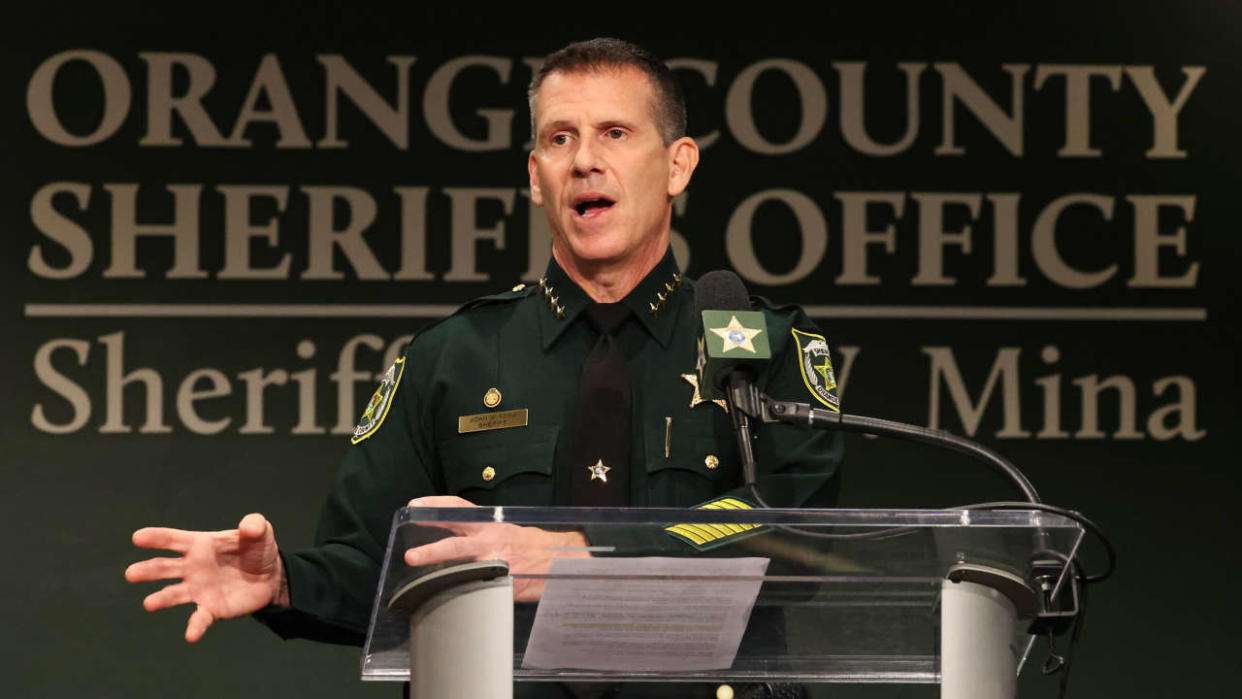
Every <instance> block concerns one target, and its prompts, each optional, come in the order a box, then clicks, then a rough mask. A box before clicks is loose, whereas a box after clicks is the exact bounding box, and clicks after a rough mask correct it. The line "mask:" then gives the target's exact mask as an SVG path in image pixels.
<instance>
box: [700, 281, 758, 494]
mask: <svg viewBox="0 0 1242 699" xmlns="http://www.w3.org/2000/svg"><path fill="white" fill-rule="evenodd" d="M694 312H695V315H696V316H697V317H698V318H699V319H700V321H701V322H702V330H701V333H700V335H699V343H698V352H699V354H698V361H697V363H696V368H697V370H698V374H699V392H700V394H701V395H703V397H704V398H707V399H709V400H710V399H717V398H722V397H723V398H724V399H725V401H726V403H727V404H728V406H729V416H730V418H731V419H732V420H733V429H735V430H736V431H737V440H738V451H739V452H740V454H741V457H742V464H741V466H742V477H743V479H744V480H745V481H746V485H748V486H751V487H752V488H753V487H754V485H755V479H756V470H757V469H756V466H755V452H754V445H753V444H752V443H751V432H750V418H751V416H758V415H760V414H761V405H762V397H763V396H762V394H761V393H760V392H759V390H758V389H757V388H756V387H755V379H756V378H757V377H758V374H759V370H760V369H761V368H762V367H763V365H764V364H766V363H767V362H768V361H769V360H770V359H771V358H772V349H771V344H770V343H769V341H768V330H767V323H766V322H765V321H764V318H763V313H762V312H760V311H752V310H750V295H749V294H747V293H746V286H745V285H744V284H742V280H741V279H740V278H739V277H738V276H737V275H736V274H734V273H733V272H730V271H727V270H716V271H714V272H708V273H707V274H705V275H703V277H702V278H700V279H699V280H698V281H697V282H696V283H695V286H694Z"/></svg>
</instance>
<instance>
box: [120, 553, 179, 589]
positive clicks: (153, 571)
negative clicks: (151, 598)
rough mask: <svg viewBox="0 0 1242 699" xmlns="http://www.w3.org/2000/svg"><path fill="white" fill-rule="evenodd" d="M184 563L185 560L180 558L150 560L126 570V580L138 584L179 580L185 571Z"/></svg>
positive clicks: (140, 562) (139, 562)
mask: <svg viewBox="0 0 1242 699" xmlns="http://www.w3.org/2000/svg"><path fill="white" fill-rule="evenodd" d="M184 562H185V559H183V558H179V557H167V558H148V559H147V560H145V561H138V562H137V563H135V564H133V565H131V566H130V567H128V568H126V569H125V579H126V580H128V581H129V582H132V583H136V582H148V581H150V580H167V579H168V578H179V577H181V575H182V572H183V570H184V565H183V564H184Z"/></svg>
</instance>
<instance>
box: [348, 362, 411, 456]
mask: <svg viewBox="0 0 1242 699" xmlns="http://www.w3.org/2000/svg"><path fill="white" fill-rule="evenodd" d="M404 373H405V357H398V358H397V359H396V361H394V362H393V363H392V366H390V367H388V371H386V372H384V378H383V380H381V381H380V385H379V388H377V389H375V393H373V394H371V400H369V401H367V409H366V410H365V411H363V413H362V417H361V418H359V420H358V426H357V427H355V428H354V434H353V436H352V437H350V439H349V443H350V444H357V443H359V442H361V441H362V440H364V439H366V438H367V437H370V436H371V435H373V434H375V432H376V431H377V430H379V428H380V425H383V424H384V418H386V417H388V409H389V408H391V407H392V398H393V395H394V394H395V393H396V392H397V386H398V385H399V384H400V383H401V376H402V375H403V374H404Z"/></svg>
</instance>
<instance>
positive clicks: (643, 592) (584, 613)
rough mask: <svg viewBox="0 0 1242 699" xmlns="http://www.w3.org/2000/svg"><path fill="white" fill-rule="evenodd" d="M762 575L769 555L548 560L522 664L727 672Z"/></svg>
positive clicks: (524, 665) (528, 665) (637, 670)
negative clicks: (545, 578)
mask: <svg viewBox="0 0 1242 699" xmlns="http://www.w3.org/2000/svg"><path fill="white" fill-rule="evenodd" d="M767 568H768V559H767V558H698V559H687V558H661V557H648V558H554V559H552V565H551V568H550V569H549V571H548V575H549V579H548V583H547V586H546V587H545V588H544V590H543V595H542V597H541V598H540V600H539V607H538V609H537V610H536V611H535V622H534V625H533V627H532V628H531V634H530V640H529V642H528V643H527V646H526V654H525V656H524V657H523V658H522V667H524V668H539V669H554V668H560V669H573V670H604V671H618V672H623V671H630V672H659V671H679V670H680V671H696V670H719V669H723V668H728V667H729V666H731V665H732V664H733V659H734V657H735V656H736V655H737V648H738V644H739V643H740V642H741V640H742V632H743V631H745V630H746V622H747V620H748V619H749V618H750V611H751V609H752V608H753V607H754V606H755V598H756V597H758V595H759V587H760V585H761V584H762V583H763V579H762V578H763V574H764V572H765V571H767ZM562 576H565V577H562ZM576 576H588V577H576ZM596 576H603V577H596ZM644 576H648V577H644ZM687 576H693V577H692V579H687ZM714 578H719V579H714Z"/></svg>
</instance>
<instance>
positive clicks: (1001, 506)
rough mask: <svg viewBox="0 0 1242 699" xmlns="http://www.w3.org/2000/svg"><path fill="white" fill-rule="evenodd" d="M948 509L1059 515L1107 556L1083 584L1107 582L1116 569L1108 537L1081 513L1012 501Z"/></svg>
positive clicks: (1085, 578) (1086, 576) (1045, 505)
mask: <svg viewBox="0 0 1242 699" xmlns="http://www.w3.org/2000/svg"><path fill="white" fill-rule="evenodd" d="M949 509H950V510H1040V511H1042V512H1051V513H1052V514H1055V515H1061V516H1062V517H1066V518H1068V519H1072V520H1074V521H1075V522H1078V523H1079V524H1081V525H1082V526H1083V528H1084V529H1086V530H1087V531H1089V532H1091V534H1093V535H1094V536H1095V538H1096V539H1097V540H1099V542H1100V543H1101V544H1102V545H1103V546H1104V551H1105V553H1106V554H1107V555H1108V567H1107V568H1105V569H1104V572H1103V573H1099V574H1097V575H1085V574H1084V575H1083V578H1082V580H1083V582H1085V583H1098V582H1103V581H1105V580H1107V579H1108V578H1109V577H1110V576H1112V574H1113V571H1115V570H1116V569H1117V551H1116V549H1114V548H1113V543H1112V542H1111V541H1110V540H1109V539H1108V536H1107V535H1105V534H1104V530H1103V529H1100V526H1099V525H1098V524H1096V523H1095V522H1092V521H1091V520H1090V519H1087V517H1086V515H1084V514H1082V513H1081V512H1077V511H1075V510H1067V509H1065V508H1063V507H1057V506H1056V505H1047V504H1044V503H1042V502H1038V503H1037V502H1013V501H1004V502H980V503H975V504H973V505H958V506H957V507H950V508H949Z"/></svg>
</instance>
